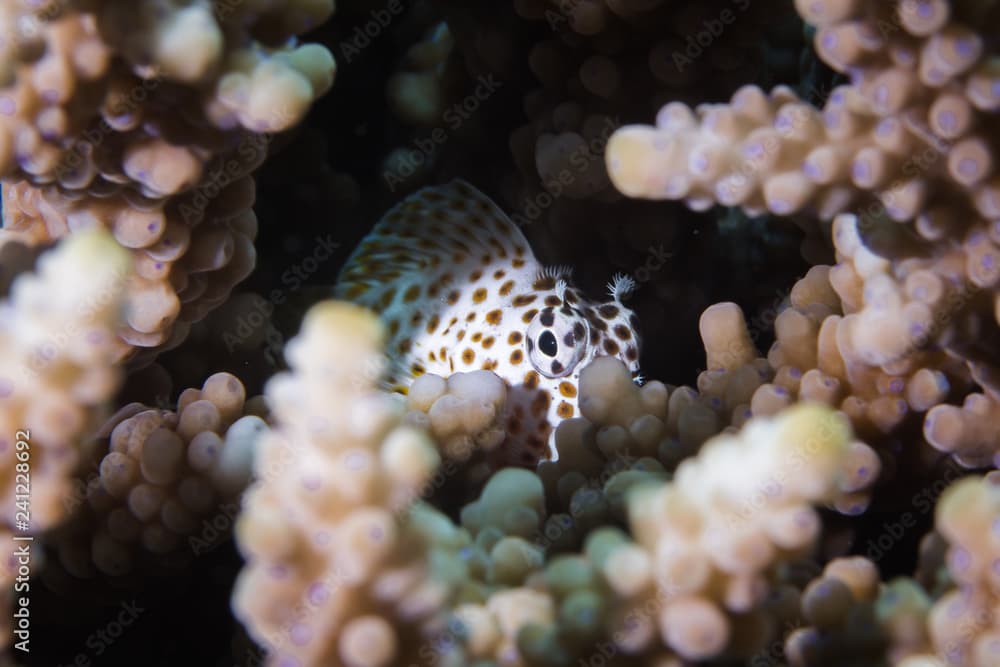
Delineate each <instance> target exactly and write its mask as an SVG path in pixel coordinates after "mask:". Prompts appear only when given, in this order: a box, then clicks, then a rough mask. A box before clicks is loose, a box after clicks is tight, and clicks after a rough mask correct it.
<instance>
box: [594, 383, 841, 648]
mask: <svg viewBox="0 0 1000 667" xmlns="http://www.w3.org/2000/svg"><path fill="white" fill-rule="evenodd" d="M849 442H850V428H849V426H848V424H847V421H846V420H845V419H844V418H843V417H842V416H841V415H838V414H837V413H835V412H833V411H832V410H829V409H828V408H825V407H822V406H819V405H815V404H809V403H805V404H801V405H797V406H794V407H792V408H789V409H788V410H787V411H785V412H783V413H781V414H780V415H778V416H777V417H774V418H770V419H767V418H757V419H752V420H751V421H749V422H747V424H746V425H744V427H743V429H742V430H741V431H740V433H739V434H737V435H729V434H723V435H720V436H717V437H716V438H713V439H711V440H709V442H707V443H706V444H705V445H704V446H703V447H702V448H701V451H700V452H699V453H698V455H697V456H695V457H693V458H690V459H687V460H686V461H684V462H683V463H681V465H680V466H679V467H678V469H677V473H676V475H675V476H674V479H673V480H672V481H671V482H668V483H666V484H664V485H662V486H661V487H659V488H646V487H639V488H638V489H636V490H635V492H634V494H633V495H632V496H631V497H630V498H629V500H628V511H629V521H630V525H631V529H632V534H633V535H634V538H635V540H636V542H637V546H635V547H627V548H626V549H625V550H624V551H621V552H620V553H617V552H612V554H611V556H610V557H609V561H608V562H607V563H606V564H605V566H604V572H605V576H607V577H608V581H609V584H610V585H611V586H612V588H613V589H614V590H615V591H616V592H617V593H618V594H619V595H621V596H622V597H623V598H624V599H626V600H627V599H629V598H632V597H638V598H639V600H638V602H639V603H641V602H642V598H643V597H644V596H647V595H650V594H654V595H656V596H659V598H660V599H661V606H660V610H659V613H658V614H657V615H656V617H655V618H649V617H646V619H647V624H652V625H651V627H652V628H655V631H654V632H652V633H650V634H648V635H644V634H643V633H645V632H646V631H647V630H648V629H649V628H644V627H642V624H641V623H640V624H638V625H637V626H635V627H633V628H631V629H630V632H626V634H627V635H632V637H631V638H630V641H629V644H631V646H629V647H628V648H629V649H630V652H634V651H635V650H636V649H638V648H640V647H642V648H645V647H647V646H650V645H651V644H650V643H651V642H653V641H655V639H654V638H655V637H656V636H657V635H659V637H660V638H661V640H662V641H663V643H664V644H666V645H667V646H668V647H670V648H672V649H674V650H675V651H677V652H678V653H679V654H680V655H682V656H684V657H685V658H687V659H689V660H702V659H706V658H710V657H713V656H717V655H720V654H722V653H723V652H729V653H731V654H732V653H735V654H736V655H744V656H745V657H749V654H752V653H753V652H755V651H756V650H759V648H760V646H759V645H757V644H758V642H760V641H761V640H766V637H759V636H758V637H752V636H751V637H748V636H745V629H746V628H745V627H744V628H739V627H737V625H743V624H747V625H749V624H752V623H753V621H754V620H755V619H754V618H753V613H754V611H755V609H756V608H757V607H759V606H760V605H761V603H762V602H763V601H764V599H765V596H766V595H767V591H768V589H769V577H770V576H773V572H774V570H773V567H774V564H775V563H778V562H781V561H790V560H794V559H795V558H799V557H802V556H806V555H808V554H809V553H810V551H811V550H812V549H813V548H814V546H815V544H816V540H817V538H818V536H819V533H820V529H821V523H820V519H819V516H818V514H817V513H816V511H815V510H814V509H813V508H812V507H811V504H813V503H824V502H829V501H832V500H833V499H834V498H835V496H836V493H837V490H838V481H839V479H840V477H841V476H842V475H843V474H844V469H845V466H846V463H847V455H848V444H849ZM734 615H737V616H738V617H739V618H738V620H734ZM756 620H757V622H763V620H762V619H756ZM734 623H735V624H736V625H734ZM638 635H643V636H644V637H646V638H645V640H640V639H639V636H638ZM622 648H625V645H624V643H623V646H622Z"/></svg>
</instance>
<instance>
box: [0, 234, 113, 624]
mask: <svg viewBox="0 0 1000 667" xmlns="http://www.w3.org/2000/svg"><path fill="white" fill-rule="evenodd" d="M128 264H129V262H128V256H127V254H126V253H125V252H124V251H123V250H122V249H121V248H119V247H118V245H117V244H116V243H115V242H114V240H113V239H111V238H110V237H109V236H108V235H107V234H105V233H103V232H98V231H90V232H85V233H82V234H79V235H77V236H75V237H74V238H72V239H69V240H67V241H65V242H64V243H63V244H61V245H60V246H58V247H57V248H56V249H55V250H53V251H52V252H49V253H46V254H45V255H43V256H42V257H41V258H40V259H39V262H38V267H37V270H36V271H35V272H31V273H23V274H21V275H20V276H19V277H18V278H16V279H15V281H14V283H13V285H12V286H11V290H10V294H9V296H8V297H7V298H6V299H4V300H3V301H2V302H0V433H2V434H3V435H2V436H0V444H2V447H3V461H4V464H3V485H2V486H3V500H4V509H3V517H4V519H3V521H2V523H0V533H2V534H3V536H5V537H6V538H7V539H8V541H9V540H10V537H11V535H12V533H16V534H19V535H39V534H40V533H41V532H42V531H44V530H46V529H49V528H51V527H53V526H55V525H56V524H57V523H59V521H61V520H62V519H63V518H64V517H65V516H66V515H67V513H68V511H69V503H68V501H69V499H70V498H69V495H70V489H71V483H72V476H73V472H74V468H75V466H76V465H77V463H78V462H79V460H80V451H79V447H80V442H81V441H82V440H83V439H84V438H86V436H87V435H88V434H89V430H90V429H92V428H94V427H95V426H96V425H97V423H99V422H97V421H96V420H99V419H100V418H101V415H102V411H103V410H104V408H105V403H106V402H108V401H110V400H111V398H112V397H113V396H114V392H115V391H116V390H117V388H118V385H119V383H120V381H121V370H120V369H119V368H118V367H116V366H115V364H114V360H115V347H116V344H115V335H114V331H115V329H116V327H117V326H118V323H119V321H120V318H121V316H122V304H123V299H124V296H125V280H126V277H127V275H128V271H129V266H128ZM29 546H30V545H29ZM32 550H33V551H34V549H32ZM39 554H40V551H39ZM37 555H38V554H36V556H37ZM2 563H3V567H2V568H0V581H2V583H3V586H4V590H5V591H12V590H13V587H12V580H13V578H14V576H15V575H16V574H17V571H18V560H17V558H14V557H10V558H5V559H3V561H2ZM5 613H6V612H5ZM6 639H7V637H6V636H4V637H3V640H4V641H6Z"/></svg>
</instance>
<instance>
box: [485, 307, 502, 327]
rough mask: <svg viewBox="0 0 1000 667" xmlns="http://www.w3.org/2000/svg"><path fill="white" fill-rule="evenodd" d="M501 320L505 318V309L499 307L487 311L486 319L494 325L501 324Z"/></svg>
mask: <svg viewBox="0 0 1000 667" xmlns="http://www.w3.org/2000/svg"><path fill="white" fill-rule="evenodd" d="M501 320H503V311H502V310H500V309H499V308H497V309H496V310H491V311H490V312H488V313H486V321H487V322H489V323H490V324H492V325H494V326H496V325H498V324H500V321H501Z"/></svg>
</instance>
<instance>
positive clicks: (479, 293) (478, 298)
mask: <svg viewBox="0 0 1000 667" xmlns="http://www.w3.org/2000/svg"><path fill="white" fill-rule="evenodd" d="M488 295H489V291H488V290H487V289H486V288H485V287H480V288H478V289H477V290H476V291H475V292H473V293H472V303H482V302H483V301H486V297H487V296H488Z"/></svg>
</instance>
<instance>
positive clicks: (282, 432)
mask: <svg viewBox="0 0 1000 667" xmlns="http://www.w3.org/2000/svg"><path fill="white" fill-rule="evenodd" d="M384 337H385V332H384V327H383V326H382V324H381V323H380V322H379V321H378V320H377V319H376V318H375V317H374V316H373V315H371V314H369V313H367V312H366V311H364V310H363V309H361V308H359V307H356V306H352V305H349V304H344V303H338V302H324V303H321V304H319V305H317V306H315V307H314V308H313V309H312V310H310V311H309V313H308V314H307V316H306V319H305V322H304V324H303V329H302V332H301V333H300V334H299V336H298V337H296V338H295V339H293V340H291V341H289V343H288V346H287V348H286V356H287V357H288V360H289V364H290V366H291V369H292V372H291V373H285V374H279V375H277V376H275V377H274V378H273V379H272V380H271V381H270V383H269V384H268V386H267V400H268V403H269V405H270V407H271V410H272V414H273V418H274V421H275V428H274V430H273V431H272V432H271V433H270V434H268V435H267V436H266V437H265V438H264V439H263V441H262V442H261V443H260V447H261V454H260V456H259V458H258V460H257V463H256V471H257V474H258V477H259V480H258V481H257V482H255V483H254V485H253V486H252V487H251V490H250V491H249V493H248V494H247V495H246V496H245V499H244V505H245V506H244V510H243V512H242V514H241V515H240V519H239V522H238V524H237V537H238V540H239V544H240V548H241V550H242V551H243V553H244V554H245V556H246V558H247V561H248V564H247V568H246V569H245V570H244V571H243V573H242V574H241V575H240V578H239V580H238V582H237V586H236V591H235V594H234V600H233V604H234V609H235V610H236V613H237V615H238V616H239V617H240V618H241V619H243V620H244V622H245V623H246V624H247V627H248V628H249V630H250V631H251V632H252V633H253V635H254V636H255V637H256V639H257V640H258V641H260V642H261V643H262V645H264V646H265V647H266V648H267V649H268V651H269V653H270V655H271V660H272V663H273V664H282V660H286V661H287V660H291V659H295V660H298V661H301V662H303V663H306V664H335V665H368V666H371V667H384V666H388V665H390V664H398V662H399V661H401V656H403V655H406V654H408V653H409V652H410V651H416V650H418V648H419V645H420V632H419V628H420V623H421V621H429V620H430V618H431V617H433V615H434V613H435V612H436V611H437V610H438V609H439V608H440V607H441V606H442V605H443V604H444V603H445V601H446V600H447V596H448V593H449V590H448V587H447V586H446V582H447V581H449V580H458V579H460V578H461V574H462V572H463V570H464V568H463V567H461V566H459V567H457V568H455V567H454V565H448V563H449V559H448V558H447V557H446V556H447V554H448V553H450V552H449V551H448V549H447V547H449V546H450V545H452V544H455V545H456V546H461V543H462V540H461V535H460V534H459V533H458V532H457V530H456V529H455V528H454V527H449V525H450V524H449V522H448V521H447V520H446V519H444V517H440V516H439V515H437V513H436V512H435V511H434V510H431V509H430V508H427V507H422V506H419V505H418V506H416V507H411V504H412V501H413V499H414V498H415V497H417V496H418V495H419V494H420V492H421V490H422V488H423V487H424V485H426V484H427V482H428V481H429V480H430V479H431V478H432V476H433V474H434V471H435V469H436V468H437V466H438V464H439V462H440V460H441V457H440V455H439V454H438V452H437V450H436V448H435V446H434V444H433V443H432V441H431V440H430V439H429V438H428V437H427V435H426V434H425V433H424V432H423V431H421V430H419V429H417V428H414V427H412V426H407V425H405V424H404V423H403V415H404V406H403V404H402V402H401V401H397V400H395V398H394V397H393V396H391V395H388V394H385V393H382V392H379V391H377V390H375V382H376V380H377V378H378V375H379V374H378V373H377V372H376V373H372V372H371V369H373V368H376V369H377V368H378V367H379V365H380V364H381V363H382V362H381V345H382V341H383V340H384ZM434 550H437V551H439V552H440V557H439V558H437V559H436V560H437V562H435V557H434ZM435 566H436V567H438V568H440V569H441V570H442V571H443V572H444V573H445V575H446V577H447V578H445V579H436V578H434V577H429V576H428V575H429V570H430V569H432V568H435ZM449 568H451V569H452V570H453V571H452V572H450V573H449V572H448V569H449ZM382 610H385V611H382ZM393 622H395V623H396V624H397V625H396V627H394V626H393Z"/></svg>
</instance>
